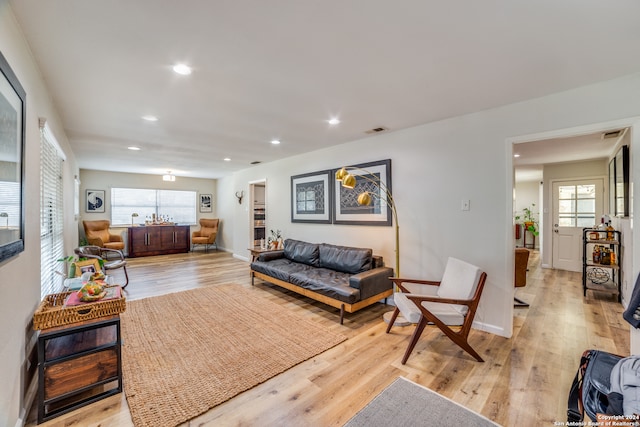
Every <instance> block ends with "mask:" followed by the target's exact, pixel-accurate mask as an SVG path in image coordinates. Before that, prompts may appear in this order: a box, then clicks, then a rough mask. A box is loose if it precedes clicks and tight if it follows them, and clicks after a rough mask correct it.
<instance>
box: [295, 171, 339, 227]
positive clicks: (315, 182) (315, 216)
mask: <svg viewBox="0 0 640 427" xmlns="http://www.w3.org/2000/svg"><path fill="white" fill-rule="evenodd" d="M332 190H333V179H332V174H331V171H330V170H326V171H321V172H312V173H307V174H304V175H296V176H292V177H291V222H309V223H318V224H330V223H331V210H332V209H331V201H332V197H331V193H332Z"/></svg>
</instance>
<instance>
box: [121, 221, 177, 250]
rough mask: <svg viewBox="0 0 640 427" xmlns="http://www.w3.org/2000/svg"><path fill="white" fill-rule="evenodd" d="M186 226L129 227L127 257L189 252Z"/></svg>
mask: <svg viewBox="0 0 640 427" xmlns="http://www.w3.org/2000/svg"><path fill="white" fill-rule="evenodd" d="M189 230H190V228H189V226H188V225H150V226H147V227H129V229H128V239H129V256H130V257H138V256H149V255H162V254H176V253H180V252H189Z"/></svg>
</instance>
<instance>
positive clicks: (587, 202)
mask: <svg viewBox="0 0 640 427" xmlns="http://www.w3.org/2000/svg"><path fill="white" fill-rule="evenodd" d="M595 197H596V186H595V185H593V184H588V185H561V186H558V213H559V214H558V225H559V226H560V227H581V228H583V227H591V226H593V224H594V223H595V218H596V215H595V210H596V199H595Z"/></svg>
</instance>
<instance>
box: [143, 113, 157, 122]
mask: <svg viewBox="0 0 640 427" xmlns="http://www.w3.org/2000/svg"><path fill="white" fill-rule="evenodd" d="M142 120H146V121H148V122H157V121H158V118H157V117H156V116H151V115H149V116H142Z"/></svg>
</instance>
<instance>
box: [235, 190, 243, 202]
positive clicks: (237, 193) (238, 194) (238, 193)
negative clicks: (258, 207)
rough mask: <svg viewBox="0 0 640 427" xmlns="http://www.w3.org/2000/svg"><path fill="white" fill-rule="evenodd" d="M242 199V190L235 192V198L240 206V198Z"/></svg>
mask: <svg viewBox="0 0 640 427" xmlns="http://www.w3.org/2000/svg"><path fill="white" fill-rule="evenodd" d="M243 197H244V190H243V191H236V198H237V199H238V204H239V205H241V204H242V198H243Z"/></svg>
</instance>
